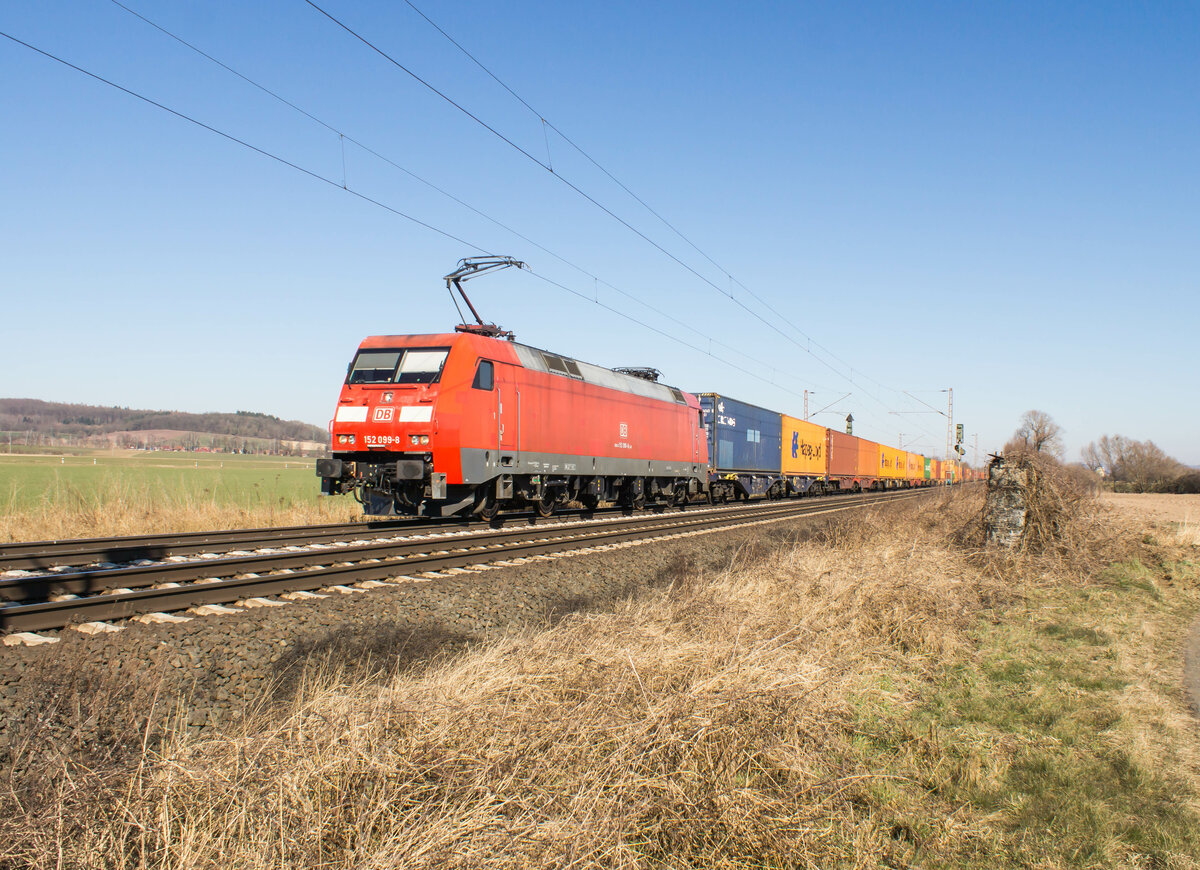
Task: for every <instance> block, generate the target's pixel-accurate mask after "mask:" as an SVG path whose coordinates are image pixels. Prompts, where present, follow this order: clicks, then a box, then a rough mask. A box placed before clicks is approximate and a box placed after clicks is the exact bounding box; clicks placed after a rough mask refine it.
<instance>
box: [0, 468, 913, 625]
mask: <svg viewBox="0 0 1200 870" xmlns="http://www.w3.org/2000/svg"><path fill="white" fill-rule="evenodd" d="M919 494H920V493H919V492H917V493H914V492H912V491H905V492H903V493H897V494H884V495H875V496H862V497H860V498H857V499H855V500H854V502H853V503H852V504H845V503H842V504H834V505H831V504H829V503H827V502H822V503H815V504H814V503H812V502H800V503H797V504H795V505H786V506H785V507H784V508H775V509H771V507H767V508H764V507H762V506H756V507H755V508H752V509H746V510H738V511H736V512H726V513H721V514H718V515H713V514H711V513H709V514H707V515H705V516H695V515H684V516H682V517H680V516H676V517H672V518H671V520H670V521H664V519H663V518H662V517H658V516H656V517H654V518H652V519H649V520H646V519H641V518H639V519H640V524H641V525H642V526H643V527H642V528H639V527H637V524H633V526H632V527H631V525H630V524H621V527H619V528H614V527H612V526H611V524H610V525H609V526H608V527H606V528H602V529H593V530H592V531H590V532H588V531H583V530H582V529H579V528H578V527H574V528H571V527H564V528H563V529H562V531H564V532H571V531H574V532H575V533H574V534H568V535H565V536H561V537H556V538H554V539H553V540H547V536H546V532H547V531H555V530H546V529H539V528H536V527H534V528H526V529H523V530H521V531H520V532H513V533H510V534H519V535H521V536H522V537H524V538H527V539H530V540H528V541H526V542H524V543H522V542H521V541H520V540H516V541H510V542H508V543H507V544H501V543H497V544H495V545H494V546H491V547H482V548H471V547H465V548H453V547H451V548H442V549H440V550H439V551H436V552H431V553H426V554H424V555H409V556H401V557H399V558H395V559H388V560H382V561H379V562H374V561H372V562H366V563H363V562H358V563H354V564H350V565H343V566H334V567H321V568H314V569H310V570H306V571H299V572H295V573H288V574H276V575H271V576H266V577H240V578H235V579H230V580H222V581H218V582H215V583H192V584H188V585H185V586H169V587H163V586H156V587H152V588H145V589H137V590H131V591H122V592H116V593H102V594H98V595H91V596H88V597H85V598H72V599H68V600H60V601H45V602H39V603H35V604H15V605H10V606H8V607H4V608H0V629H4V630H5V631H40V630H44V629H52V628H61V627H63V626H66V625H69V624H71V623H72V622H76V621H93V620H111V619H123V618H126V617H130V616H134V615H136V614H138V613H145V612H152V611H168V610H182V609H186V608H189V607H196V606H199V605H203V604H227V603H230V602H234V601H239V600H242V599H245V598H254V597H262V596H267V595H279V594H281V593H285V592H298V591H313V590H315V589H321V588H324V587H328V586H337V585H343V584H345V583H353V582H360V581H363V580H379V579H383V578H389V577H394V576H396V575H397V574H411V573H423V572H428V571H437V570H444V569H447V568H460V567H468V566H471V565H478V564H482V563H485V562H494V561H498V560H511V559H517V558H523V557H528V556H536V555H542V554H545V553H551V552H561V551H567V550H573V549H580V548H584V547H591V546H598V545H606V544H613V543H621V542H624V541H630V540H637V539H647V538H649V539H653V538H657V537H663V536H666V535H674V534H680V533H683V532H689V531H698V530H703V529H711V528H714V527H721V526H725V527H728V528H730V529H736V528H737V527H738V526H743V525H746V524H750V523H757V522H762V521H764V520H766V521H778V520H783V519H790V518H797V517H803V516H806V515H819V514H822V513H834V512H840V511H845V510H850V509H853V508H857V507H866V506H869V505H872V504H877V503H880V502H887V501H895V500H900V499H901V498H902V496H906V497H908V498H911V497H914V496H916V495H919ZM422 543H425V544H426V545H429V544H431V543H433V544H436V543H438V542H430V541H424V542H422ZM446 543H454V542H453V541H452V540H450V541H446ZM464 543H465V542H464ZM426 549H430V547H429V546H427V547H426Z"/></svg>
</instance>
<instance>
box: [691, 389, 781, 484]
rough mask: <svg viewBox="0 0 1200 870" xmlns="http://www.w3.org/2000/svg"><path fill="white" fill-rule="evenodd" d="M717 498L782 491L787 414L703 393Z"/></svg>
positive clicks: (711, 481) (711, 476) (710, 481)
mask: <svg viewBox="0 0 1200 870" xmlns="http://www.w3.org/2000/svg"><path fill="white" fill-rule="evenodd" d="M699 398H700V409H701V419H702V420H703V423H704V428H705V431H706V439H707V445H708V456H709V477H708V486H709V497H710V498H711V499H712V500H713V501H728V500H730V499H738V498H741V499H746V498H749V497H750V496H759V495H770V496H772V497H775V496H781V495H783V494H784V493H785V492H786V487H787V484H786V481H785V480H784V476H783V472H782V470H781V469H782V455H781V454H782V449H781V448H782V441H783V417H782V415H781V414H779V413H778V412H776V411H769V410H767V409H766V408H760V407H758V406H757V405H750V404H747V403H746V402H739V401H738V400H737V399H731V398H729V397H728V396H722V395H720V394H718V393H701V394H700V397H699Z"/></svg>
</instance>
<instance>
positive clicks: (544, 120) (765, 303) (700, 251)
mask: <svg viewBox="0 0 1200 870" xmlns="http://www.w3.org/2000/svg"><path fill="white" fill-rule="evenodd" d="M404 2H405V3H406V4H407V5H408V6H409V8H411V9H412V10H413V11H414V12H416V13H417V15H419V16H421V18H423V19H424V20H425V21H426V23H428V24H429V26H430V27H432V28H433V29H434V30H436V31H437V32H438V33H440V34H441V35H442V36H444V37H445V38H446V39H447V40H448V41H449V42H450V44H451V45H453V46H454V47H455V48H457V49H458V50H459V51H460V52H462V54H463V55H465V56H466V57H467V58H468V59H469V60H470V61H471V62H472V63H473V64H475V65H476V66H477V67H479V69H481V70H483V72H484V73H486V74H487V75H488V76H489V77H490V78H491V79H492V80H493V81H495V82H496V84H498V85H500V87H502V88H503V89H504V90H505V91H507V92H508V93H509V94H510V95H512V97H513V98H514V99H516V100H517V101H518V102H519V103H520V104H521V105H523V106H524V107H525V108H526V109H528V110H529V111H530V112H531V113H532V114H533V115H534V116H535V117H536V118H537V119H538V121H539V122H540V123H541V125H542V129H543V131H544V130H545V129H546V128H547V127H548V128H549V129H551V130H553V131H554V132H555V133H556V134H557V135H558V136H559V137H560V138H561V139H562V140H563V141H564V142H566V143H567V144H568V145H570V146H571V147H572V148H573V149H574V150H575V151H577V152H578V153H579V154H580V155H581V156H582V157H583V158H584V159H585V160H587V161H588V162H589V163H591V164H592V165H593V166H594V167H596V169H598V170H599V171H600V172H602V173H603V174H604V175H605V176H607V177H608V178H609V179H610V180H611V181H612V182H613V183H614V184H616V185H617V186H618V187H620V188H621V190H623V191H625V193H627V194H628V195H629V196H630V197H631V198H633V199H634V200H635V201H636V202H637V203H638V204H639V205H641V206H642V207H643V208H644V209H646V211H648V212H650V214H652V215H653V216H654V217H655V218H657V219H658V220H659V221H660V222H661V223H662V224H663V225H664V226H666V227H667V228H668V229H670V230H671V232H673V233H674V234H675V235H677V236H678V237H679V238H680V239H682V240H683V241H684V242H685V243H687V245H688V246H690V247H691V248H692V249H693V250H694V251H696V253H698V254H700V256H702V257H703V258H704V259H705V260H707V261H708V262H709V263H710V264H712V266H713V267H715V268H716V269H717V270H718V271H720V272H721V273H722V274H723V275H725V277H726V278H728V279H729V281H730V282H731V283H733V284H737V286H739V287H741V288H742V290H744V291H745V292H746V293H747V294H748V295H749V296H751V297H752V298H753V299H755V300H756V301H758V302H759V303H760V304H761V305H763V306H764V307H765V308H766V309H767V310H768V311H770V312H771V313H772V314H774V315H776V316H777V317H779V318H780V319H781V320H783V321H784V322H785V323H787V324H788V325H789V326H790V327H791V328H792V329H793V330H795V331H796V332H797V333H798V334H799V335H801V336H803V337H804V338H805V339H806V340H807V341H808V342H810V343H811V344H812V345H814V346H816V347H817V348H819V349H820V350H822V351H823V352H825V353H826V354H828V355H829V357H830V358H832V359H834V360H836V361H838V362H840V363H841V364H842V365H844V366H845V367H846V368H847V370H848V371H849V372H850V375H851V376H845V375H842V376H843V377H846V378H847V380H849V381H851V383H853V377H852V375H853V374H854V373H855V372H857V373H858V374H859V375H861V376H862V377H864V378H866V379H867V380H869V381H871V382H873V383H875V384H877V385H878V386H880V387H882V388H883V389H887V390H891V391H892V392H901V391H900V390H897V389H896V388H895V387H889V386H887V385H886V384H883V383H881V382H879V381H877V380H875V379H874V378H872V377H870V375H868V374H866V373H865V372H863V371H860V370H858V369H855V368H854V367H853V366H851V365H850V363H849V362H848V361H847V360H844V359H842V358H841V357H839V356H838V355H837V354H835V353H834V352H833V351H832V350H830V349H829V348H827V347H825V346H824V345H822V344H821V343H820V342H818V341H816V340H815V339H813V338H812V336H810V335H809V334H808V333H806V332H805V331H804V330H802V329H800V328H799V327H798V326H796V325H795V324H794V323H792V322H791V320H790V319H789V318H787V316H786V315H784V314H783V313H782V312H781V311H779V310H778V309H776V308H775V307H774V306H773V305H771V303H770V302H768V301H767V300H765V299H763V298H762V297H761V296H759V295H758V294H757V293H755V292H754V291H753V290H751V289H750V288H749V287H748V286H746V285H745V284H744V283H742V281H740V280H738V279H737V278H736V277H734V275H733V274H732V273H731V272H730V271H729V270H728V269H726V268H725V267H724V266H722V265H721V264H720V263H719V262H717V261H716V259H714V258H713V257H712V256H711V255H709V253H708V252H707V251H705V250H704V249H703V248H701V247H700V246H699V245H697V244H696V243H695V242H694V241H692V239H691V238H689V237H688V236H687V235H686V234H684V232H683V231H682V230H680V229H679V228H678V227H677V226H675V225H674V224H673V223H671V221H669V220H667V218H666V217H664V216H663V215H662V214H661V213H660V212H659V211H658V210H657V209H655V208H654V207H653V206H651V205H650V203H648V202H647V201H646V200H645V199H644V198H642V197H641V196H639V195H638V194H637V193H635V192H634V191H633V190H632V189H631V188H630V187H629V186H628V185H627V184H625V182H623V181H622V180H621V179H619V178H618V177H617V176H616V175H615V174H613V172H612V171H610V170H609V169H608V168H607V167H606V166H604V165H603V164H602V163H600V161H599V160H597V159H596V158H595V157H593V156H592V155H591V154H590V153H588V151H587V150H585V149H584V148H583V146H581V145H579V144H578V143H577V142H575V140H574V139H572V138H571V137H570V136H568V135H567V134H566V133H564V132H563V131H562V130H561V129H559V127H557V126H556V125H555V124H554V123H553V122H552V121H550V120H548V119H547V118H546V116H545V115H544V114H543V113H542V112H540V111H539V110H538V109H536V108H534V106H533V105H532V104H530V102H529V101H528V100H526V99H525V98H524V97H523V96H521V95H520V94H519V93H517V91H516V90H514V89H513V88H512V87H511V86H510V85H509V84H508V83H507V82H505V81H504V80H503V79H501V78H500V77H499V76H498V75H496V73H494V72H492V70H491V69H490V68H489V67H488V66H487V65H486V64H484V63H483V62H482V61H481V60H479V58H477V57H475V55H473V54H472V53H471V52H470V51H468V50H467V48H466V47H465V46H463V45H462V44H461V43H460V42H459V41H458V40H456V39H455V38H454V37H453V36H451V35H450V34H449V33H447V32H446V30H445V29H444V28H442V27H441V26H440V25H439V24H438V23H437V22H436V21H434V20H433V19H432V18H430V17H429V16H428V15H426V14H425V12H423V11H422V10H421V9H420V8H419V7H418V6H417V5H416V4H415V3H413V2H412V0H404ZM549 150H550V149H549V145H548V144H547V146H546V151H547V156H548V155H549ZM547 168H550V167H547ZM551 171H553V169H552V168H551ZM710 283H711V282H710ZM714 287H715V285H714ZM715 289H718V290H719V289H720V288H715ZM727 295H728V296H729V297H730V298H731V299H732V298H733V294H732V293H729V294H727ZM809 352H810V353H811V351H809ZM839 374H840V373H839Z"/></svg>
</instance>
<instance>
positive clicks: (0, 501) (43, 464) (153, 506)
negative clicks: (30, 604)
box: [0, 450, 361, 541]
mask: <svg viewBox="0 0 1200 870" xmlns="http://www.w3.org/2000/svg"><path fill="white" fill-rule="evenodd" d="M360 514H361V508H360V507H359V506H358V505H357V504H356V503H355V502H354V501H353V499H350V498H337V499H323V500H322V499H320V496H319V495H318V479H317V477H316V474H315V473H314V471H313V460H311V459H298V458H296V457H284V456H249V455H247V456H241V455H235V454H204V453H171V452H165V451H136V450H111V451H110V450H94V451H87V450H80V451H77V452H75V453H72V454H61V455H36V456H35V455H21V454H11V455H9V454H0V541H14V540H45V539H50V538H75V537H95V536H106V535H132V534H141V533H150V532H166V531H192V530H203V529H217V528H239V527H245V526H259V525H261V526H271V525H293V524H297V525H298V524H303V523H317V522H339V521H344V520H348V519H350V518H352V517H354V516H356V515H360Z"/></svg>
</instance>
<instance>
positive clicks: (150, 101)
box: [0, 31, 800, 396]
mask: <svg viewBox="0 0 1200 870" xmlns="http://www.w3.org/2000/svg"><path fill="white" fill-rule="evenodd" d="M0 37H4V38H5V39H8V40H10V41H12V42H14V43H16V44H17V45H20V46H23V47H24V48H27V49H29V50H30V51H33V52H35V53H37V54H39V55H41V56H43V57H45V58H47V59H49V60H53V61H55V62H57V63H60V64H62V65H63V66H66V67H68V68H70V69H72V70H75V71H76V72H78V73H81V74H83V75H85V76H87V77H88V78H91V79H93V80H95V81H97V82H100V83H102V84H105V85H108V86H109V87H111V88H114V89H116V90H118V91H121V92H122V93H124V94H127V95H128V96H131V97H134V98H136V99H138V100H141V101H142V102H144V103H146V104H148V105H151V106H153V107H155V108H157V109H161V110H162V111H164V112H167V113H169V114H171V115H173V116H174V117H176V118H179V119H181V120H184V121H187V122H189V123H191V124H194V125H196V126H197V127H200V128H201V129H204V130H207V131H208V132H210V133H214V134H216V135H217V136H220V137H221V138H223V139H226V140H227V141H230V142H233V143H235V144H238V145H241V146H242V147H244V148H248V149H249V150H251V151H253V152H255V153H256V154H259V155H261V156H263V157H267V158H269V159H271V160H274V161H276V162H278V163H280V164H282V165H283V166H286V167H288V168H290V169H293V170H295V171H297V172H300V173H302V174H303V175H305V176H308V177H309V178H312V179H314V180H317V181H322V182H324V183H326V184H328V185H330V186H331V187H333V188H335V189H337V190H342V191H344V192H346V193H349V194H351V195H353V196H355V197H357V198H359V199H361V200H363V201H365V202H367V203H370V204H371V205H374V206H377V207H378V208H382V209H384V210H386V211H388V212H390V213H392V214H394V215H396V216H398V217H401V218H404V219H405V220H408V221H411V222H413V223H415V224H417V225H419V226H421V227H424V228H425V229H428V230H430V231H431V232H435V233H437V234H439V235H441V236H444V237H445V238H448V239H451V240H452V241H455V242H458V243H459V244H463V245H466V246H467V247H469V248H471V249H473V250H476V251H479V252H480V253H481V254H485V255H487V254H488V251H487V250H486V249H485V248H483V247H481V246H479V245H476V244H474V243H472V242H468V241H466V240H465V239H462V238H459V237H458V236H456V235H454V234H452V233H449V232H447V231H445V230H442V229H440V228H438V227H436V226H434V225H432V224H430V223H427V222H425V221H422V220H419V219H418V218H414V217H412V216H411V215H409V214H406V213H404V212H402V211H400V210H399V209H396V208H393V207H392V206H389V205H388V204H386V203H384V202H382V201H380V200H378V199H375V198H373V197H370V196H367V195H365V194H363V193H360V192H359V191H356V190H353V189H352V188H348V187H343V186H342V185H341V184H339V183H338V182H337V181H336V180H335V179H331V178H327V177H325V176H323V175H321V174H320V173H317V172H314V171H312V170H310V169H307V168H305V167H303V166H300V165H299V164H297V163H294V162H292V161H290V160H287V159H286V158H284V157H280V156H279V155H277V154H273V153H272V152H270V151H267V150H266V149H264V148H259V147H258V146H256V145H253V144H251V143H249V142H247V141H245V140H244V139H240V138H238V137H237V136H234V135H232V134H230V133H226V132H225V131H223V130H220V129H218V128H216V127H214V126H212V125H210V124H206V123H205V122H203V121H200V120H199V119H197V118H193V117H192V116H190V115H187V114H185V113H184V112H180V111H178V110H176V109H172V108H171V107H170V106H167V105H165V104H163V103H160V102H158V101H157V100H154V99H151V98H150V97H147V96H145V95H143V94H140V93H138V92H137V91H134V90H132V89H131V88H127V87H125V86H123V85H120V84H118V83H116V82H114V81H112V80H111V79H108V78H105V77H104V76H101V75H99V74H97V73H93V72H91V71H89V70H86V69H84V68H83V67H81V66H78V65H76V64H74V63H71V62H70V61H68V60H66V59H64V58H61V57H59V56H58V55H55V54H53V53H51V52H48V51H45V50H43V49H41V48H38V47H37V46H35V45H32V44H30V43H28V42H25V41H24V40H22V39H19V38H18V37H16V36H13V35H12V34H9V33H7V32H4V31H0ZM530 274H532V275H533V276H534V277H536V278H538V279H540V280H542V281H544V282H546V283H548V284H551V285H552V286H555V287H557V288H559V289H561V290H564V291H566V292H568V293H570V294H572V295H574V296H577V297H579V298H580V299H583V300H585V301H587V302H591V303H592V304H594V305H598V306H599V307H601V308H603V309H605V310H606V311H609V312H611V313H613V314H616V315H617V316H619V317H621V318H623V319H625V320H628V321H630V322H632V323H635V324H637V325H639V326H642V327H644V328H645V329H648V330H650V331H651V332H654V333H656V334H658V335H660V336H662V337H664V338H666V339H668V340H670V341H674V342H676V343H677V344H680V345H682V346H684V347H687V348H690V349H692V350H694V351H696V352H698V353H702V354H704V355H705V356H709V357H711V358H713V359H715V360H717V361H718V362H720V363H722V364H723V365H727V366H729V367H730V368H733V369H736V370H737V371H739V372H742V373H743V374H746V375H749V376H750V377H753V378H757V379H758V380H761V381H763V382H764V383H771V382H770V381H769V380H768V379H767V378H765V377H763V376H762V375H759V374H757V373H755V372H753V371H750V370H749V369H746V368H744V367H742V366H739V365H737V364H736V363H733V362H730V361H729V360H727V359H724V358H723V357H720V356H718V355H717V354H714V353H712V352H711V351H706V350H705V349H704V348H701V347H699V346H697V345H693V344H691V343H689V342H686V341H684V340H683V339H681V338H679V337H677V336H674V335H671V334H670V333H668V332H666V331H664V330H662V329H659V328H658V327H655V326H652V325H651V324H648V323H645V322H644V321H641V320H639V319H637V318H636V317H634V316H632V315H630V314H627V313H626V312H623V311H621V310H619V309H617V308H614V307H612V306H611V305H607V304H605V303H603V302H600V301H599V300H594V299H593V298H592V297H590V296H589V295H588V294H586V293H583V292H581V291H579V290H576V289H574V288H572V287H569V286H568V285H566V284H563V283H562V282H560V281H556V280H554V279H552V278H549V277H548V276H545V275H541V274H539V273H537V272H533V271H532V270H530ZM774 386H775V387H776V388H777V389H782V390H784V391H785V392H789V393H792V394H793V395H797V396H799V395H800V393H797V392H795V391H794V390H791V389H788V388H787V387H780V386H779V385H777V384H776V385H774Z"/></svg>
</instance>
